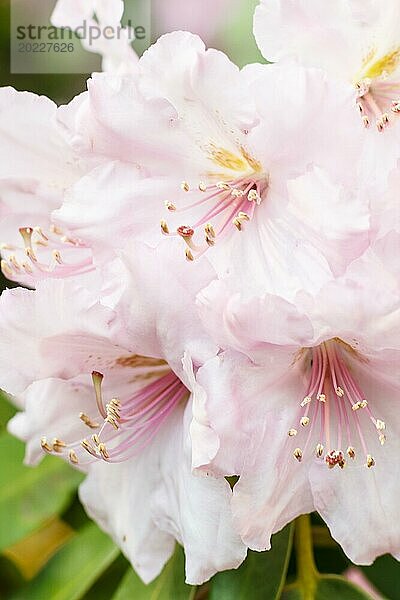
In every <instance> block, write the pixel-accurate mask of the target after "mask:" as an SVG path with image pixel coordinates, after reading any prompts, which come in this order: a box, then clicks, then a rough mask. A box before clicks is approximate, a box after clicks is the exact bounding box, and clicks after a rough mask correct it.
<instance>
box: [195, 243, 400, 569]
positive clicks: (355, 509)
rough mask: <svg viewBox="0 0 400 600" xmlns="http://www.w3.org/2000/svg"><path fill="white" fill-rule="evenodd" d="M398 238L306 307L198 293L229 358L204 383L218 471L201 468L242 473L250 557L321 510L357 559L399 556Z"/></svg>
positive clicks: (229, 293) (219, 360)
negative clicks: (284, 529)
mask: <svg viewBox="0 0 400 600" xmlns="http://www.w3.org/2000/svg"><path fill="white" fill-rule="evenodd" d="M388 236H389V237H393V236H394V237H395V240H393V239H392V240H391V243H389V241H390V240H388V239H387V238H382V240H380V241H379V242H377V243H376V245H374V247H373V248H371V249H370V250H368V251H367V253H366V254H365V255H364V256H363V257H361V258H360V259H358V260H357V261H354V262H353V263H352V265H351V266H350V267H349V270H348V271H347V273H346V274H345V275H344V276H343V277H341V278H338V279H336V280H332V281H331V282H330V283H328V284H326V285H325V286H324V287H323V288H322V290H321V292H320V293H319V294H317V295H316V296H315V297H313V296H312V295H309V294H299V295H298V297H297V302H296V304H292V303H288V302H287V301H285V300H283V299H282V298H279V297H277V296H271V295H269V294H264V295H263V296H262V297H253V298H246V297H244V296H243V294H241V292H240V289H237V288H236V289H235V286H234V282H231V283H230V284H228V283H227V282H213V283H212V284H211V285H210V286H209V288H208V289H206V290H204V291H203V292H202V293H201V295H200V296H199V304H200V309H201V312H202V314H203V317H204V322H205V323H206V324H207V327H209V329H210V333H212V334H213V335H214V337H215V339H216V341H218V342H219V343H220V344H221V345H222V346H223V347H225V348H226V350H225V352H224V353H223V354H221V355H219V356H218V357H214V358H213V359H211V360H210V361H208V363H206V365H205V366H203V367H202V368H201V369H200V371H199V373H198V377H197V379H198V382H199V384H201V385H202V387H203V388H204V390H205V393H206V397H207V401H206V405H205V410H206V413H207V415H208V419H209V422H210V425H211V427H212V429H213V431H214V433H215V434H216V435H218V436H219V438H220V444H219V450H218V452H217V454H216V456H215V457H214V459H213V460H212V461H211V464H203V465H201V464H198V465H197V468H198V469H200V470H203V469H205V470H206V471H209V470H210V468H211V469H213V470H214V472H215V473H219V474H222V473H223V474H225V475H226V474H229V475H233V474H235V475H239V476H240V478H239V481H238V483H237V484H236V486H235V488H234V494H233V500H232V510H233V514H234V520H235V524H236V527H237V529H238V530H239V531H240V533H241V536H242V539H243V541H244V543H245V544H247V545H248V546H249V547H250V548H252V549H255V550H264V549H267V548H269V547H270V536H271V534H272V533H274V532H276V531H279V530H280V529H281V528H282V527H283V526H284V525H285V524H286V523H288V522H290V521H291V520H292V519H293V518H295V517H296V516H297V515H300V514H303V513H307V512H310V511H312V510H317V511H318V512H319V513H320V514H321V516H322V517H323V518H324V520H325V521H326V523H327V524H328V526H329V528H330V530H331V533H332V535H333V537H334V538H335V539H336V540H337V541H338V542H339V543H340V544H341V546H342V547H343V549H344V551H345V552H346V554H347V555H348V556H349V558H350V559H351V560H352V561H353V562H356V563H358V564H370V563H371V562H372V561H373V560H374V559H375V558H376V557H377V556H379V555H380V554H384V553H387V552H389V553H392V554H393V555H394V556H396V557H397V558H399V556H400V553H399V548H400V527H399V525H398V520H397V518H396V514H397V496H398V489H397V486H398V483H397V478H396V477H394V476H393V473H394V472H393V468H394V467H393V456H395V455H396V454H397V452H398V451H399V448H398V438H397V430H398V421H397V415H396V410H395V405H396V401H397V400H398V398H399V394H400V382H399V370H398V368H397V365H398V361H399V358H400V346H399V340H400V320H399V314H400V312H399V311H400V304H399V284H398V267H397V266H396V265H395V266H394V267H393V269H392V268H391V264H392V262H393V254H392V251H393V248H394V245H396V246H397V253H398V250H399V248H400V239H399V235H398V234H396V233H392V234H388ZM366 273H369V277H368V278H366V276H365V275H366ZM371 298H373V301H371ZM361 505H362V507H363V510H362V511H361V512H360V511H359V507H360V506H361ZM366 522H368V523H369V526H368V527H365V523H366ZM371 527H372V528H373V529H374V530H376V531H379V536H371V535H370V528H371Z"/></svg>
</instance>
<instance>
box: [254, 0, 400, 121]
mask: <svg viewBox="0 0 400 600" xmlns="http://www.w3.org/2000/svg"><path fill="white" fill-rule="evenodd" d="M399 15H400V6H399V3H398V2H397V0H389V1H388V2H384V3H383V2H379V0H371V1H370V2H359V1H358V0H340V1H337V2H329V3H321V2H319V1H318V0H300V1H299V2H292V1H291V0H271V1H270V0H261V2H260V4H259V6H258V8H257V9H256V13H255V19H254V31H255V36H256V39H257V42H258V45H259V47H260V50H261V51H262V52H263V54H264V56H265V57H266V58H267V59H268V60H271V61H273V62H276V61H282V60H288V59H294V60H296V61H299V62H300V63H301V64H303V65H307V66H312V67H320V68H322V69H325V70H326V71H327V72H328V73H329V74H330V75H331V76H333V77H334V78H337V79H338V80H342V81H343V82H347V83H348V85H349V86H352V87H353V89H354V100H355V102H354V104H355V105H356V106H357V109H358V111H359V113H360V115H361V119H362V122H363V124H364V125H365V126H366V127H369V126H371V127H376V128H377V129H378V130H379V131H383V130H384V129H386V128H387V127H388V126H389V124H390V123H394V124H396V121H397V118H398V117H397V115H398V113H399V112H400V27H399Z"/></svg>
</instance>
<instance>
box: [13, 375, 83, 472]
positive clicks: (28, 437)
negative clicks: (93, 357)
mask: <svg viewBox="0 0 400 600" xmlns="http://www.w3.org/2000/svg"><path fill="white" fill-rule="evenodd" d="M21 399H22V404H23V406H24V412H20V413H17V414H16V415H15V417H13V419H11V421H10V422H9V423H8V430H9V431H10V432H11V433H12V434H13V435H15V436H16V437H18V438H19V439H20V440H22V441H24V442H26V450H25V463H26V464H28V465H35V464H37V463H38V462H39V461H40V460H41V459H42V458H43V456H44V452H43V450H42V447H41V445H40V440H41V438H42V437H43V436H47V437H48V439H49V440H52V439H53V438H57V439H61V440H67V441H68V442H69V441H71V440H76V439H83V438H85V437H86V436H87V433H88V429H87V427H86V426H85V425H84V424H83V422H82V421H81V420H80V419H79V414H80V413H81V412H84V413H86V414H87V413H89V414H90V411H92V410H93V389H92V388H91V387H90V385H87V383H86V384H84V383H83V382H82V381H79V380H74V381H73V380H70V381H62V380H60V379H42V380H40V381H35V382H34V383H32V385H30V386H29V387H28V388H27V389H26V390H25V392H24V393H23V394H22V396H21Z"/></svg>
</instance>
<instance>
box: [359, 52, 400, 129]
mask: <svg viewBox="0 0 400 600" xmlns="http://www.w3.org/2000/svg"><path fill="white" fill-rule="evenodd" d="M376 54H377V53H376V50H372V51H371V52H370V53H369V54H368V56H367V57H366V59H365V60H364V63H363V65H362V68H361V70H360V72H359V73H358V75H357V77H356V79H355V86H356V90H357V106H358V109H359V111H360V114H361V118H362V121H363V123H364V126H365V127H369V126H370V125H371V123H372V122H375V124H376V127H377V129H378V131H383V130H384V129H385V127H387V126H388V125H389V123H390V115H391V114H392V115H394V114H398V113H400V77H398V78H396V77H395V72H396V71H397V69H398V67H399V66H400V48H396V49H395V50H393V51H392V52H388V53H387V54H385V55H384V56H383V57H381V58H377V56H376Z"/></svg>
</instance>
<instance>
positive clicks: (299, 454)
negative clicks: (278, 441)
mask: <svg viewBox="0 0 400 600" xmlns="http://www.w3.org/2000/svg"><path fill="white" fill-rule="evenodd" d="M293 456H294V457H295V459H296V460H298V461H299V462H301V461H302V459H303V452H302V451H301V449H300V448H296V450H295V451H294V452H293Z"/></svg>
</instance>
